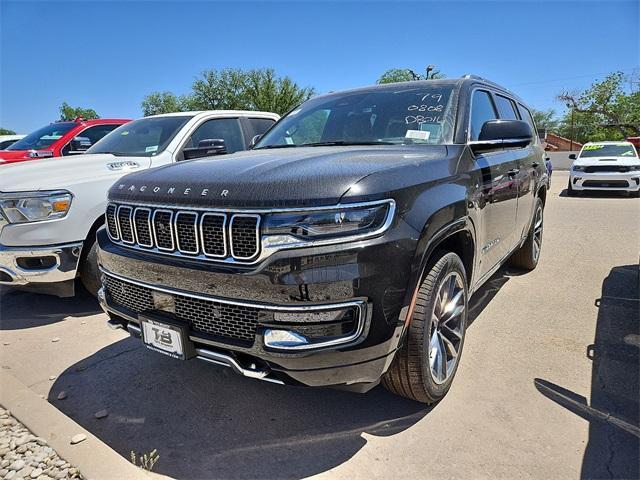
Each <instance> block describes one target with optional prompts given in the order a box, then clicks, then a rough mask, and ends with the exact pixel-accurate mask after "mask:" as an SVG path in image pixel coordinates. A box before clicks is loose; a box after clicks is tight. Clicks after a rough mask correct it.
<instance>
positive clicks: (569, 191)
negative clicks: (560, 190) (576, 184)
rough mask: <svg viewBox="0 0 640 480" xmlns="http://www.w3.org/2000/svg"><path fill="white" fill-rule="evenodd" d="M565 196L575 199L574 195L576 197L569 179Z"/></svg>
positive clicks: (576, 193)
mask: <svg viewBox="0 0 640 480" xmlns="http://www.w3.org/2000/svg"><path fill="white" fill-rule="evenodd" d="M567 195H569V196H570V197H575V196H576V195H578V192H576V191H575V190H574V189H573V187H572V186H571V178H569V183H568V184H567Z"/></svg>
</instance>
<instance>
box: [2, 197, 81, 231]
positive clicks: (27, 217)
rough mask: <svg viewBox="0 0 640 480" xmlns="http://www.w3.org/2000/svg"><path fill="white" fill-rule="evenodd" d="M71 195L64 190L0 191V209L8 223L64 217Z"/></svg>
mask: <svg viewBox="0 0 640 480" xmlns="http://www.w3.org/2000/svg"><path fill="white" fill-rule="evenodd" d="M72 198H73V195H71V193H69V192H67V191H65V190H55V191H41V192H15V193H14V192H9V193H0V209H1V210H2V213H3V215H4V217H5V218H6V219H7V221H8V222H9V223H30V222H41V221H43V220H53V219H56V218H62V217H64V216H65V215H66V214H67V212H68V211H69V207H71V199H72Z"/></svg>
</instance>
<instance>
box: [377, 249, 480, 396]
mask: <svg viewBox="0 0 640 480" xmlns="http://www.w3.org/2000/svg"><path fill="white" fill-rule="evenodd" d="M467 295H468V288H467V277H466V273H465V269H464V265H463V264H462V260H460V257H458V255H456V254H455V253H444V254H442V256H441V257H440V258H438V260H437V261H436V263H435V264H433V266H432V267H431V270H429V273H428V274H427V276H426V277H425V279H424V280H423V281H422V284H421V285H420V287H419V289H418V293H417V297H416V303H415V307H414V311H413V315H412V317H411V318H410V319H409V321H410V323H409V326H408V331H407V333H406V336H405V339H404V344H403V345H402V347H401V348H400V349H399V350H398V351H397V352H396V356H395V358H394V360H393V363H392V364H391V366H390V367H389V370H388V371H387V373H386V374H385V375H384V377H383V379H382V383H383V385H384V386H385V387H386V388H387V389H388V390H389V391H391V392H393V393H395V394H396V395H401V396H403V397H406V398H410V399H411V400H416V401H418V402H423V403H427V404H429V403H434V402H437V401H438V400H440V399H441V398H442V397H444V396H445V394H446V393H447V391H448V390H449V387H450V386H451V382H452V381H453V377H454V376H455V374H456V370H457V368H458V363H459V360H460V355H461V353H462V346H463V344H464V334H465V329H466V325H467Z"/></svg>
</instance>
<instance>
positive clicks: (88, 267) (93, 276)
mask: <svg viewBox="0 0 640 480" xmlns="http://www.w3.org/2000/svg"><path fill="white" fill-rule="evenodd" d="M87 243H88V242H87ZM90 245H91V246H90V248H89V251H88V252H87V254H86V255H83V260H81V261H82V263H81V264H80V281H81V282H82V285H83V286H84V288H85V289H86V290H87V291H88V292H89V293H90V294H91V295H93V296H94V297H97V296H98V290H99V289H100V271H99V270H98V242H96V241H95V239H94V241H93V242H92V243H91V244H90ZM85 246H88V245H85Z"/></svg>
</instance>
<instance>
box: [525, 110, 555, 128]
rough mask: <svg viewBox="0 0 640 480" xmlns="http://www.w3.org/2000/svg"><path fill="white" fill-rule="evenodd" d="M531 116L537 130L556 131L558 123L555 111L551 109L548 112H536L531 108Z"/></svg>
mask: <svg viewBox="0 0 640 480" xmlns="http://www.w3.org/2000/svg"><path fill="white" fill-rule="evenodd" d="M531 115H532V116H533V120H534V121H535V122H536V126H537V127H538V128H544V129H546V130H547V131H556V130H557V129H558V125H559V124H560V121H559V120H558V118H557V116H556V111H555V110H554V109H553V108H550V109H548V110H536V109H535V108H532V109H531Z"/></svg>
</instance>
